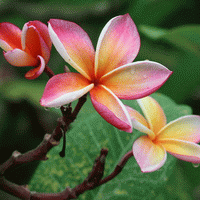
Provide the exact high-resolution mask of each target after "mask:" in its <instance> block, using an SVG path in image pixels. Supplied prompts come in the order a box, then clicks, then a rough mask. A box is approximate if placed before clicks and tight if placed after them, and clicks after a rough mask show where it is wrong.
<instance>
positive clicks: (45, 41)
mask: <svg viewBox="0 0 200 200" xmlns="http://www.w3.org/2000/svg"><path fill="white" fill-rule="evenodd" d="M51 46H52V42H51V40H50V37H49V33H48V28H47V25H45V24H43V23H42V22H40V21H30V22H27V23H26V24H25V25H24V27H23V29H22V30H20V29H19V28H18V27H17V26H15V25H14V24H12V23H9V22H3V23H0V47H1V48H2V49H3V50H4V57H5V59H6V60H7V61H8V62H9V63H10V64H11V65H14V66H18V67H24V66H33V67H35V68H34V69H31V70H30V71H29V72H27V73H26V75H25V77H26V78H27V79H35V78H37V77H38V76H39V75H40V74H41V73H42V72H43V71H44V69H45V65H46V64H47V63H48V61H49V58H50V51H51Z"/></svg>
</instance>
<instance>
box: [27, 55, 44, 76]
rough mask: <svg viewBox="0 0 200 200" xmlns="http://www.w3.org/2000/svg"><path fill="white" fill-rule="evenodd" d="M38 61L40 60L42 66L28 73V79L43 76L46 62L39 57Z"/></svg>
mask: <svg viewBox="0 0 200 200" xmlns="http://www.w3.org/2000/svg"><path fill="white" fill-rule="evenodd" d="M38 59H39V62H40V65H39V66H38V67H36V68H33V69H31V70H30V71H28V72H27V73H26V74H25V77H26V78H27V79H35V78H37V77H38V76H40V74H42V72H43V71H44V69H45V61H44V59H43V57H42V56H38Z"/></svg>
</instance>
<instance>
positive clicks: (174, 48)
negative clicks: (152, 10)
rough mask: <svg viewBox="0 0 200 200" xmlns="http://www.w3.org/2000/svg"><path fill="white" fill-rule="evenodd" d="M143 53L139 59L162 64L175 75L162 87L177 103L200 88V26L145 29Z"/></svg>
mask: <svg viewBox="0 0 200 200" xmlns="http://www.w3.org/2000/svg"><path fill="white" fill-rule="evenodd" d="M139 31H140V33H141V40H142V45H141V50H140V53H139V56H138V57H137V59H140V60H144V59H148V60H154V61H157V62H160V63H162V64H163V65H165V66H166V67H168V68H169V69H170V70H172V71H173V72H174V73H173V74H172V76H170V78H169V79H168V80H167V82H166V83H165V84H164V85H163V87H161V89H160V90H159V92H162V93H164V94H166V95H168V96H170V97H171V98H172V99H174V100H175V101H176V102H178V103H180V102H184V101H185V100H186V99H187V98H189V97H190V96H191V95H192V93H193V92H194V90H195V89H196V87H197V85H199V84H200V79H199V74H200V68H199V62H200V59H199V58H200V51H199V47H200V39H199V33H200V26H198V25H195V26H191V25H185V26H180V27H177V28H173V29H169V30H167V29H161V28H157V27H156V28H155V27H152V26H147V25H145V26H144V25H143V26H140V27H139Z"/></svg>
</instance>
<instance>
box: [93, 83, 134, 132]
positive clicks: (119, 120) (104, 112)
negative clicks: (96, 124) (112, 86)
mask: <svg viewBox="0 0 200 200" xmlns="http://www.w3.org/2000/svg"><path fill="white" fill-rule="evenodd" d="M90 96H91V101H92V103H93V106H94V108H95V109H96V111H97V112H98V113H99V114H100V115H101V116H102V117H103V118H104V119H105V120H106V121H107V122H109V123H110V124H112V125H114V126H115V127H117V128H119V129H121V130H124V131H127V132H132V124H131V119H130V116H129V114H128V111H127V110H126V108H125V106H124V105H123V104H122V102H121V101H120V100H119V99H118V98H117V97H116V96H115V95H114V94H113V93H112V91H110V90H109V89H108V88H106V87H105V86H103V85H100V86H98V87H94V88H93V89H92V90H91V91H90Z"/></svg>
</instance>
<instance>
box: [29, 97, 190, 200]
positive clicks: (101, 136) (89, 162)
mask: <svg viewBox="0 0 200 200" xmlns="http://www.w3.org/2000/svg"><path fill="white" fill-rule="evenodd" d="M152 97H154V98H155V99H156V100H157V101H158V102H159V103H160V105H161V106H162V107H163V109H164V111H165V113H166V116H167V119H168V122H169V121H171V120H174V119H176V118H178V117H180V116H183V115H186V114H190V113H191V109H190V108H189V107H188V106H185V105H177V104H175V103H174V102H173V101H172V100H171V99H169V98H168V97H166V96H164V95H161V94H153V95H152ZM123 102H124V103H125V104H127V105H129V106H131V107H134V108H135V109H137V110H138V111H139V112H141V110H140V108H139V106H138V104H137V102H136V101H123ZM140 135H141V133H140V132H139V131H136V130H134V131H133V133H132V134H130V133H126V132H123V131H119V130H118V129H116V128H115V127H113V126H112V125H110V124H108V123H107V122H106V121H105V120H104V119H102V118H101V117H100V116H99V115H98V114H97V113H96V111H95V110H94V109H92V105H91V102H90V101H87V102H86V104H85V105H84V107H83V110H82V112H81V113H80V115H79V116H78V118H77V120H76V121H75V122H74V124H73V125H72V128H71V130H70V131H69V132H68V133H67V144H66V148H67V149H66V157H65V158H61V157H60V156H59V152H60V151H61V148H62V147H61V146H57V147H55V148H53V149H52V150H51V151H50V152H49V153H48V157H49V159H48V160H47V161H45V162H41V164H40V165H39V167H38V169H37V170H36V173H35V174H34V176H33V178H32V180H31V182H30V184H29V187H30V189H31V190H33V191H38V192H59V191H62V190H64V188H65V187H67V186H69V187H71V188H73V187H75V186H76V185H77V184H80V183H81V182H82V181H83V180H84V179H85V178H86V177H87V175H88V173H89V172H90V171H91V169H92V166H93V163H94V160H95V158H96V157H97V156H98V155H99V153H100V150H101V148H103V147H106V148H108V150H109V153H108V156H107V159H106V167H105V168H106V169H105V176H106V175H109V174H110V173H111V172H112V171H113V169H114V168H115V166H116V164H117V163H118V162H119V161H120V159H121V158H122V156H123V155H124V154H125V153H127V152H128V151H130V150H131V149H132V144H133V141H135V140H136V138H138V137H139V136H140ZM175 161H176V159H175V158H174V157H172V156H171V155H168V159H167V162H166V163H165V165H164V166H163V167H162V168H161V169H160V170H158V171H156V172H153V173H142V172H141V171H140V168H139V166H138V165H137V163H136V161H135V159H134V157H132V158H131V159H130V160H129V161H128V163H127V164H126V166H125V168H124V169H123V171H122V172H121V174H119V175H118V176H117V177H115V179H113V180H112V181H110V182H108V183H106V184H104V185H102V186H101V187H98V188H96V189H95V190H92V191H88V192H86V193H84V194H83V195H81V196H80V197H79V199H95V200H97V199H115V200H117V199H144V198H146V197H147V194H148V199H155V196H156V195H157V190H158V189H159V188H160V187H162V186H163V184H164V183H166V182H167V180H168V178H169V176H170V174H171V173H172V171H173V166H174V164H175Z"/></svg>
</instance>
